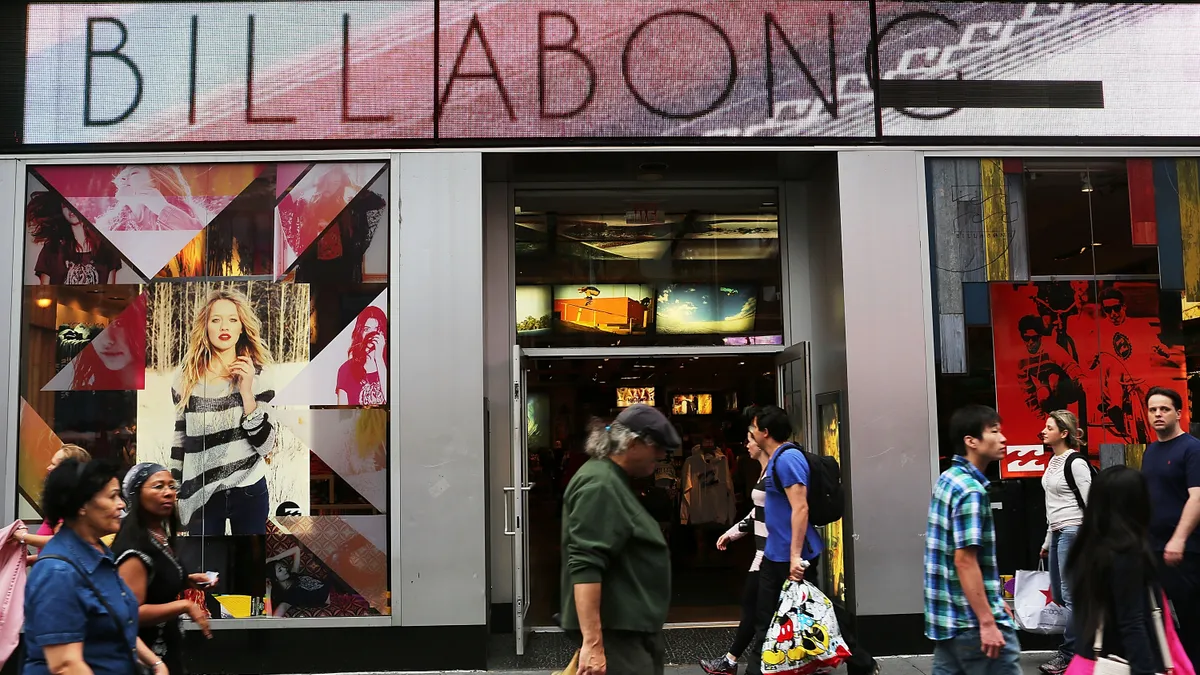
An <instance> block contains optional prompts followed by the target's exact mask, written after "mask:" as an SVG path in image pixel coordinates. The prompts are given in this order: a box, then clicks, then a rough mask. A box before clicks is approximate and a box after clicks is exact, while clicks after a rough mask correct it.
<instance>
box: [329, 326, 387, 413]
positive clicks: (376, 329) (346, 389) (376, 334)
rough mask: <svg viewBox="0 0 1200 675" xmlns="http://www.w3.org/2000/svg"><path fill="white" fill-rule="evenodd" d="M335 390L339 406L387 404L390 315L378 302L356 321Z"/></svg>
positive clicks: (339, 369) (339, 370)
mask: <svg viewBox="0 0 1200 675" xmlns="http://www.w3.org/2000/svg"><path fill="white" fill-rule="evenodd" d="M336 390H337V391H336V393H337V401H338V405H386V404H387V315H386V314H384V312H383V310H382V309H380V308H378V307H376V306H375V305H370V306H368V307H367V308H366V309H365V310H363V312H362V314H359V315H358V320H357V321H355V323H354V331H353V332H352V333H351V336H350V349H349V350H348V351H347V352H346V362H345V363H343V364H342V367H341V368H338V375H337V385H336Z"/></svg>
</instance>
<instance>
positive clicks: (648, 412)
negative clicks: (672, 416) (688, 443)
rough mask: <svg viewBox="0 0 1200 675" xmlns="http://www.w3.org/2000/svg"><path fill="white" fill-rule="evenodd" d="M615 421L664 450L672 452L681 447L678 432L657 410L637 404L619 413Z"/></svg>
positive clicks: (681, 442) (681, 443)
mask: <svg viewBox="0 0 1200 675" xmlns="http://www.w3.org/2000/svg"><path fill="white" fill-rule="evenodd" d="M616 421H617V422H618V423H620V424H622V425H624V426H625V427H626V428H627V429H629V430H630V431H632V432H633V433H634V434H636V435H638V436H641V437H643V438H646V439H649V440H650V441H651V442H652V443H654V444H655V445H657V446H658V447H660V448H662V449H664V450H669V451H674V450H677V449H678V448H679V447H680V446H682V445H683V441H682V440H680V438H679V432H678V431H676V430H675V427H674V426H673V425H672V424H671V422H670V420H668V419H667V416H666V415H664V414H662V413H661V412H659V410H658V408H653V407H651V406H648V405H646V404H644V403H637V404H634V405H631V406H629V407H628V408H626V409H625V410H623V411H621V414H620V415H617V419H616Z"/></svg>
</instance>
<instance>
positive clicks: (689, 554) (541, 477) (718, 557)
mask: <svg viewBox="0 0 1200 675" xmlns="http://www.w3.org/2000/svg"><path fill="white" fill-rule="evenodd" d="M524 366H525V378H524V379H525V394H526V395H525V415H524V416H523V419H522V420H521V423H522V425H523V426H524V434H525V441H526V443H525V446H526V448H527V449H526V451H525V452H526V456H525V458H524V459H525V461H526V462H527V466H526V470H527V474H526V476H527V479H528V481H527V482H526V485H527V486H529V485H530V484H531V487H529V489H527V490H523V491H522V492H523V494H522V497H523V499H522V502H523V505H524V508H523V509H522V510H526V511H527V515H526V517H525V522H524V523H523V527H522V529H523V530H524V532H523V533H522V534H523V537H522V539H524V538H525V537H528V542H529V543H528V549H527V551H528V554H527V557H526V561H525V562H526V565H527V567H526V570H525V574H524V575H523V576H524V579H526V580H529V582H530V583H529V585H528V586H527V588H526V589H525V590H526V592H525V593H524V597H525V599H526V603H527V604H526V615H525V617H524V618H525V624H526V625H527V626H531V627H540V626H552V625H554V623H555V621H554V615H555V614H556V613H557V612H558V611H559V608H560V606H561V596H560V589H559V585H560V578H561V576H560V572H561V562H562V551H561V548H560V546H559V540H560V532H561V529H562V520H561V510H562V495H563V490H564V488H565V487H566V485H567V483H568V482H569V481H570V479H571V476H573V475H574V473H575V471H577V470H578V468H579V467H580V466H581V465H582V464H583V462H585V461H586V460H587V455H586V453H585V452H584V443H585V440H586V429H587V426H588V422H589V420H591V419H593V418H600V419H603V420H610V419H612V418H613V417H615V416H616V415H617V414H619V413H620V411H621V409H622V408H623V407H625V406H628V405H631V404H632V403H635V402H643V403H649V404H651V405H654V406H656V407H658V408H659V409H660V410H662V411H663V412H664V413H666V414H667V415H668V416H669V417H670V419H671V421H672V422H673V423H674V424H675V426H676V428H677V429H678V431H679V435H680V437H681V438H682V439H683V448H682V449H681V450H680V451H679V452H678V453H676V454H674V455H673V456H670V457H668V458H667V460H665V461H663V462H661V463H660V467H659V470H658V471H656V473H655V476H654V477H652V478H650V479H647V480H644V481H639V482H638V483H637V484H636V488H635V489H637V491H638V493H639V495H640V497H641V499H642V501H643V503H644V504H645V506H646V508H647V509H648V510H650V512H651V513H652V514H654V515H655V517H656V519H657V520H658V521H659V522H660V525H661V527H662V528H663V533H664V535H665V536H666V537H667V540H668V542H669V544H670V550H671V560H672V598H671V609H670V614H669V615H668V622H670V623H711V622H722V623H723V622H731V621H737V619H738V616H739V602H740V597H741V589H742V584H743V581H744V579H745V574H746V572H747V570H748V569H749V566H750V562H751V560H752V558H753V557H754V538H753V537H750V536H747V537H744V538H742V539H741V540H739V541H736V542H734V543H732V544H731V545H730V546H729V547H728V548H727V550H725V551H718V550H717V549H716V541H717V538H718V537H719V536H720V535H721V534H722V533H723V532H725V531H726V530H727V529H728V528H729V527H730V526H731V525H732V524H733V523H734V522H736V521H737V520H738V519H739V518H741V517H742V516H743V515H745V513H746V512H747V511H748V509H749V504H750V490H751V488H753V486H754V483H755V482H756V481H757V479H758V476H759V473H760V471H761V467H760V466H759V464H758V462H755V461H754V460H752V459H750V457H749V456H748V455H747V453H746V448H745V439H746V422H745V419H744V418H743V416H742V410H743V409H744V408H745V407H746V406H749V405H754V404H763V403H775V402H776V401H777V399H778V377H777V365H776V357H775V356H774V355H772V354H744V355H737V356H707V357H701V356H688V357H657V358H650V357H646V358H578V359H573V358H535V359H526V360H525V363H524ZM705 469H713V470H714V473H713V474H712V475H713V476H715V477H716V481H715V484H714V483H712V482H711V481H710V482H709V484H706V485H700V484H699V481H698V480H697V478H698V476H699V475H701V473H707V472H706V471H705ZM701 500H704V505H703V508H697V507H699V505H700V501H701Z"/></svg>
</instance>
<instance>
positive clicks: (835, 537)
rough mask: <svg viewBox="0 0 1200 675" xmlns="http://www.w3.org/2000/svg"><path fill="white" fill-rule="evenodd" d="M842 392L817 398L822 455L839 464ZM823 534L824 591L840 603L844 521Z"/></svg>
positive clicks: (842, 597)
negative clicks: (825, 583)
mask: <svg viewBox="0 0 1200 675" xmlns="http://www.w3.org/2000/svg"><path fill="white" fill-rule="evenodd" d="M841 398H842V397H841V394H840V393H837V392H834V393H832V394H821V395H819V396H818V397H817V424H818V425H819V426H818V427H817V428H818V430H819V433H820V434H821V438H820V443H821V454H822V455H825V456H826V457H832V458H834V459H836V460H837V462H838V464H842V463H843V462H844V460H843V458H842V401H841ZM821 536H822V538H823V539H824V540H825V555H824V556H822V557H823V560H822V564H823V565H825V566H826V570H828V574H827V575H825V576H824V578H825V579H828V580H829V581H828V582H827V584H828V585H827V586H826V588H825V592H826V593H827V594H828V595H829V597H830V598H832V599H834V600H837V601H838V602H842V603H844V602H846V542H845V539H844V536H845V530H844V528H843V523H842V521H841V520H838V521H836V522H833V523H830V524H828V525H826V526H825V527H823V528H821Z"/></svg>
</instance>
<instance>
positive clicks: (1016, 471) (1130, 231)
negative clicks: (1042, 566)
mask: <svg viewBox="0 0 1200 675" xmlns="http://www.w3.org/2000/svg"><path fill="white" fill-rule="evenodd" d="M927 170H928V174H927V175H928V177H929V179H928V202H929V214H930V221H931V222H930V231H931V241H932V249H933V250H932V251H931V253H932V258H933V266H932V273H933V280H932V281H933V287H934V294H933V295H934V297H933V303H934V316H935V326H934V327H935V334H936V335H937V341H936V350H937V364H938V372H937V397H938V406H937V414H938V421H939V429H940V435H941V438H940V444H939V445H940V447H939V450H940V454H941V456H942V460H943V462H946V461H948V458H949V456H950V454H951V452H952V451H951V446H952V442H953V439H950V438H947V437H946V434H947V426H948V417H949V415H950V414H951V412H953V410H954V409H956V408H958V407H960V406H962V405H965V404H968V403H978V404H983V405H988V406H993V407H995V408H996V410H997V411H998V412H999V413H1000V416H1001V418H1002V419H1003V426H1004V434H1005V436H1006V437H1007V439H1008V453H1007V457H1006V458H1005V459H1004V460H1003V461H1002V462H999V463H998V473H999V475H995V473H993V475H992V476H991V478H993V480H995V479H1000V480H999V482H998V483H997V484H996V485H995V487H994V488H993V489H994V490H996V491H997V493H998V494H1000V495H1002V496H1003V499H1004V500H1005V501H1006V502H1008V503H1014V504H1043V503H1044V499H1043V495H1042V487H1041V483H1040V478H1041V476H1042V474H1043V473H1044V472H1045V469H1046V465H1047V462H1048V461H1049V459H1050V457H1051V453H1050V451H1049V450H1047V449H1046V448H1045V446H1044V445H1043V439H1042V437H1041V434H1042V431H1043V429H1044V428H1045V424H1046V419H1047V416H1048V415H1049V414H1050V413H1051V412H1052V411H1054V410H1062V409H1065V410H1069V411H1070V412H1072V413H1074V414H1075V415H1076V416H1077V417H1078V419H1079V424H1080V430H1081V432H1082V436H1083V438H1082V440H1083V451H1084V452H1085V453H1086V454H1087V455H1088V457H1089V459H1090V460H1091V461H1092V462H1093V463H1096V464H1099V463H1100V462H1101V458H1102V457H1104V458H1105V459H1104V461H1105V462H1109V463H1111V462H1116V463H1125V464H1129V465H1136V464H1137V463H1138V461H1139V460H1138V458H1139V457H1140V456H1141V453H1142V452H1143V451H1144V449H1145V447H1146V444H1148V443H1150V442H1152V441H1154V440H1155V434H1154V431H1153V428H1152V426H1151V424H1150V419H1149V415H1148V413H1147V409H1146V392H1147V391H1148V390H1149V389H1150V388H1151V387H1155V386H1162V387H1168V388H1171V389H1175V390H1176V391H1180V392H1185V391H1186V392H1188V393H1187V397H1188V404H1187V405H1185V406H1184V409H1183V410H1182V411H1181V417H1182V422H1183V424H1185V425H1186V424H1188V423H1189V422H1190V420H1191V418H1192V417H1193V414H1192V413H1193V409H1192V401H1194V397H1195V393H1196V388H1197V386H1198V385H1200V382H1198V381H1197V379H1196V378H1195V377H1193V376H1190V375H1189V374H1190V373H1196V372H1200V368H1198V367H1197V366H1198V365H1200V364H1198V361H1200V351H1198V350H1197V349H1196V347H1195V345H1196V344H1198V343H1197V340H1196V336H1197V335H1198V334H1200V331H1198V329H1200V323H1198V322H1197V321H1196V318H1195V317H1193V316H1191V315H1190V314H1189V313H1188V308H1189V307H1190V306H1191V303H1194V302H1197V301H1200V297H1196V293H1197V292H1200V291H1195V292H1194V291H1192V290H1189V289H1200V265H1190V266H1189V265H1187V264H1185V261H1186V260H1188V259H1189V256H1190V255H1191V253H1190V251H1191V250H1192V249H1194V248H1195V247H1194V246H1193V245H1192V244H1191V243H1189V242H1190V239H1189V237H1190V236H1191V235H1190V234H1189V232H1191V231H1193V230H1196V229H1197V227H1198V226H1197V225H1196V222H1195V219H1194V218H1192V217H1191V215H1190V214H1191V209H1192V207H1191V205H1192V204H1195V203H1200V180H1191V179H1190V178H1189V176H1192V175H1200V173H1195V174H1194V172H1195V161H1194V160H1185V159H1181V160H1175V159H1153V160H1145V159H1129V160H1125V159H1103V158H1090V159H1086V160H1070V159H1061V158H1058V159H1037V158H1031V159H1003V160H1001V159H988V158H983V159H931V160H929V161H928V166H927ZM1185 428H1186V427H1185ZM993 471H995V470H993ZM1008 513H1009V515H1008V516H1004V518H1005V519H1006V523H1007V525H1005V527H1004V528H1001V530H1002V531H1003V533H1002V535H1001V537H1000V541H999V545H1000V553H1001V558H1002V559H1003V560H1006V561H1007V562H1006V563H1004V566H1005V568H1006V569H1005V570H1003V571H1005V573H1011V572H1012V571H1013V569H1015V568H1017V567H1020V568H1021V569H1033V567H1029V566H1030V565H1035V564H1036V562H1037V560H1036V555H1037V551H1038V550H1039V549H1040V547H1041V542H1042V540H1043V539H1044V536H1045V528H1046V523H1045V520H1044V514H1043V513H1042V512H1041V511H1039V510H1036V509H1030V510H1028V511H1027V512H1026V511H1020V513H1022V514H1026V515H1024V516H1022V517H1018V516H1017V513H1018V511H1017V510H1011V511H1008ZM1010 568H1011V569H1010Z"/></svg>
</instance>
